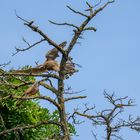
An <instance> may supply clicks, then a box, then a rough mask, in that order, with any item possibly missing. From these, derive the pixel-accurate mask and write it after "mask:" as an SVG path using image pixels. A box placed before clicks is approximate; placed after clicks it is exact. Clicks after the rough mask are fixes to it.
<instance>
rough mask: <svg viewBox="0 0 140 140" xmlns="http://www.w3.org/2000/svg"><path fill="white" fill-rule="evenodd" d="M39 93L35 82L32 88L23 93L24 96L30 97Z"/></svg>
mask: <svg viewBox="0 0 140 140" xmlns="http://www.w3.org/2000/svg"><path fill="white" fill-rule="evenodd" d="M37 92H39V85H38V82H35V83H34V84H33V85H32V86H30V87H29V88H28V89H27V90H26V91H25V92H24V95H25V96H26V95H28V96H32V95H35V94H36V93H37Z"/></svg>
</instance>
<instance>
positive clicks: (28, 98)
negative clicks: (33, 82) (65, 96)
mask: <svg viewBox="0 0 140 140" xmlns="http://www.w3.org/2000/svg"><path fill="white" fill-rule="evenodd" d="M9 97H10V98H14V99H17V100H32V99H43V100H47V101H49V102H50V103H52V104H53V105H55V106H56V107H57V108H58V109H60V108H61V107H60V105H59V104H58V103H57V102H56V101H55V100H53V99H52V98H50V97H48V96H41V95H40V96H33V97H17V96H13V95H11V96H9Z"/></svg>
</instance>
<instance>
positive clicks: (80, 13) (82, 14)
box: [67, 5, 89, 18]
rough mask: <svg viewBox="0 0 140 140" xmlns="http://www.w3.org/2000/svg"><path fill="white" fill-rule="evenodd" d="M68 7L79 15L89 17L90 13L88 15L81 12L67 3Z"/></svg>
mask: <svg viewBox="0 0 140 140" xmlns="http://www.w3.org/2000/svg"><path fill="white" fill-rule="evenodd" d="M67 8H68V9H69V10H71V11H72V12H74V13H76V14H79V15H81V16H84V17H86V18H88V17H89V16H88V15H86V14H84V13H82V12H79V11H76V10H74V9H73V8H71V7H70V6H69V5H67Z"/></svg>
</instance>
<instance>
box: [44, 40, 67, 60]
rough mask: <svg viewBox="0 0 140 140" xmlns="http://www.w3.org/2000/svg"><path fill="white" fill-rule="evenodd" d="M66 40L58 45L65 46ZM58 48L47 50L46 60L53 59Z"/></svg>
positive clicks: (56, 55) (57, 55)
mask: <svg viewBox="0 0 140 140" xmlns="http://www.w3.org/2000/svg"><path fill="white" fill-rule="evenodd" d="M66 44H67V42H66V41H64V42H62V43H61V44H59V47H61V48H64V47H65V46H66ZM58 52H59V50H58V49H57V48H53V49H51V50H50V51H48V52H47V54H46V55H45V57H46V58H47V61H49V60H55V59H56V58H57V57H59V54H58Z"/></svg>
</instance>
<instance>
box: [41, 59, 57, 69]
mask: <svg viewBox="0 0 140 140" xmlns="http://www.w3.org/2000/svg"><path fill="white" fill-rule="evenodd" d="M43 67H44V68H45V69H47V70H53V71H59V70H60V66H59V64H58V63H57V61H54V60H46V61H45V62H44V64H43Z"/></svg>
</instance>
